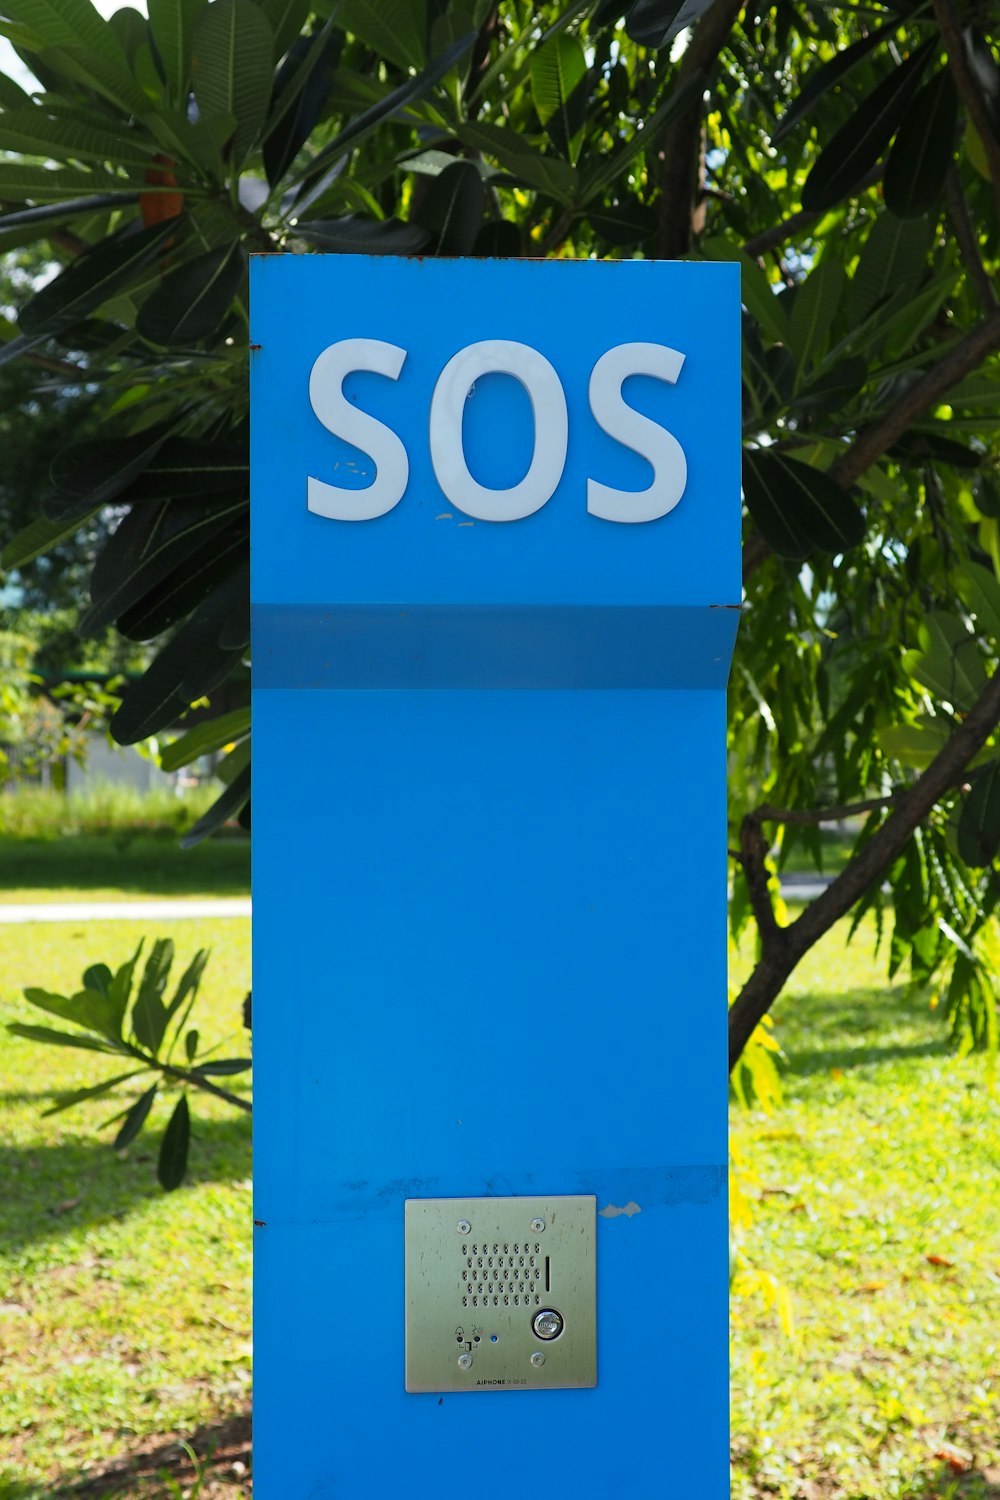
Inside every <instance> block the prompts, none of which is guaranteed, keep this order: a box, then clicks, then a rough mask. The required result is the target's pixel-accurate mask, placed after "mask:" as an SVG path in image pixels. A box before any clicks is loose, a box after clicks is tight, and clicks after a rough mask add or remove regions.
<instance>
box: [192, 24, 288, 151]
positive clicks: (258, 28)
mask: <svg viewBox="0 0 1000 1500" xmlns="http://www.w3.org/2000/svg"><path fill="white" fill-rule="evenodd" d="M273 51H274V38H273V36H272V35H271V28H270V26H269V25H268V23H267V21H266V20H265V18H264V16H263V14H262V13H261V11H260V10H258V8H257V6H256V5H254V4H253V3H252V0H214V3H213V4H212V5H210V6H209V7H208V9H207V10H206V11H205V12H204V13H203V14H202V16H201V18H200V20H199V21H198V24H197V27H196V29H195V40H194V57H193V60H192V66H191V72H192V76H193V80H194V92H195V98H196V99H197V101H198V108H199V109H200V110H201V112H202V114H203V115H205V116H207V117H211V116H213V115H233V116H234V117H235V119H236V134H235V136H234V138H233V145H232V161H233V165H234V167H237V168H238V167H240V166H242V164H243V162H244V161H245V160H246V157H247V154H248V153H249V151H250V148H251V146H252V145H253V143H254V141H255V140H256V139H257V136H258V135H259V133H260V130H261V127H262V126H263V124H264V121H265V120H266V118H267V109H268V104H269V103H270V99H271V77H272V72H271V61H272V55H273Z"/></svg>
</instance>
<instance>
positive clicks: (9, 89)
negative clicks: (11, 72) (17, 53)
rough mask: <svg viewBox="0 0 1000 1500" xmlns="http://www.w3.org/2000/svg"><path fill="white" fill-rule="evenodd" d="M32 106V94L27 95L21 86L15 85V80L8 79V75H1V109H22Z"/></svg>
mask: <svg viewBox="0 0 1000 1500" xmlns="http://www.w3.org/2000/svg"><path fill="white" fill-rule="evenodd" d="M30 104H31V96H30V94H26V93H25V92H24V89H23V88H21V86H20V84H17V83H15V82H14V80H13V78H8V77H7V75H6V73H0V108H3V109H5V110H12V109H22V108H24V107H25V106H27V105H30Z"/></svg>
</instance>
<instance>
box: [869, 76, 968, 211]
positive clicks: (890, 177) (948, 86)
mask: <svg viewBox="0 0 1000 1500" xmlns="http://www.w3.org/2000/svg"><path fill="white" fill-rule="evenodd" d="M957 124H958V91H957V89H956V88H955V83H954V80H953V78H952V76H951V69H950V68H948V67H944V68H941V69H940V70H939V71H938V72H937V73H935V75H934V77H933V78H932V79H931V80H930V82H929V83H926V84H925V85H924V87H923V88H922V89H921V90H920V92H919V93H918V94H916V95H915V96H914V99H913V101H912V103H911V104H910V106H909V108H908V109H907V111H906V114H905V115H904V117H903V121H902V124H901V125H900V127H899V134H898V135H897V136H896V139H895V141H894V142H893V146H892V150H891V151H890V153H889V160H888V161H887V162H886V168H885V177H884V179H883V191H884V194H885V203H886V207H887V208H888V209H889V210H890V212H891V213H894V214H896V215H897V216H898V217H899V218H900V219H916V218H919V217H920V215H921V214H925V213H927V212H928V211H929V210H930V209H932V208H933V207H934V205H935V204H936V203H937V201H938V199H939V198H940V197H941V194H942V193H943V192H944V180H945V177H946V176H947V175H948V168H949V166H950V165H951V162H952V158H953V157H954V154H955V128H956V125H957Z"/></svg>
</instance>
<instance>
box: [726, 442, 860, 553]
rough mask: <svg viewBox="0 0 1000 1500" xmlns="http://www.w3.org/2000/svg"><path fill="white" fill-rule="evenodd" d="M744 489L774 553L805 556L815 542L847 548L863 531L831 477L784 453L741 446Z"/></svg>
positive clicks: (822, 547) (830, 547) (831, 548)
mask: <svg viewBox="0 0 1000 1500" xmlns="http://www.w3.org/2000/svg"><path fill="white" fill-rule="evenodd" d="M743 490H744V494H745V496H746V502H747V509H748V510H749V511H750V514H751V516H752V517H753V519H754V521H755V522H756V523H757V526H758V528H759V530H760V533H761V535H762V536H763V537H764V540H765V541H766V542H768V543H769V544H770V546H771V547H772V548H773V549H774V551H775V552H777V554H778V556H779V557H791V558H803V557H808V555H809V553H810V552H812V551H813V549H814V548H815V549H818V550H819V551H821V552H846V551H847V550H848V548H850V547H853V546H855V545H856V544H857V543H858V542H859V541H860V540H861V538H862V537H863V536H864V530H865V523H864V517H863V516H862V514H861V511H860V510H859V509H858V507H857V506H856V505H855V504H854V502H853V500H852V499H851V498H850V496H849V495H848V494H847V493H846V492H845V490H844V489H843V488H842V487H841V486H840V485H839V484H838V483H837V482H836V480H835V479H831V478H830V476H829V474H825V473H824V472H823V471H822V470H821V469H814V468H813V467H812V465H811V464H804V463H800V462H799V460H798V459H795V458H788V457H787V456H786V455H785V454H783V453H774V452H772V451H771V450H769V449H766V448H765V449H756V450H747V451H746V452H744V455H743Z"/></svg>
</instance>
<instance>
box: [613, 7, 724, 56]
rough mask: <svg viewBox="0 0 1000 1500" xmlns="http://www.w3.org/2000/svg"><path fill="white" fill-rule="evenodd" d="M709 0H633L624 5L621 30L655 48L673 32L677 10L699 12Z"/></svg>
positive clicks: (678, 17) (677, 22)
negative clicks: (626, 8) (623, 27)
mask: <svg viewBox="0 0 1000 1500" xmlns="http://www.w3.org/2000/svg"><path fill="white" fill-rule="evenodd" d="M709 3H710V0H695V3H692V0H635V3H634V4H633V5H630V6H629V8H628V14H627V15H626V18H625V30H626V32H627V34H628V35H629V37H630V38H631V39H632V41H633V42H638V44H639V46H640V47H652V48H656V49H659V48H660V47H665V46H666V44H667V42H669V41H670V40H671V38H672V37H673V36H675V35H676V33H677V31H679V30H680V27H681V25H682V24H684V23H683V22H682V20H681V12H682V11H683V12H685V13H688V12H693V13H694V14H695V15H700V14H701V12H702V11H705V10H707V9H708V6H709Z"/></svg>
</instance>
